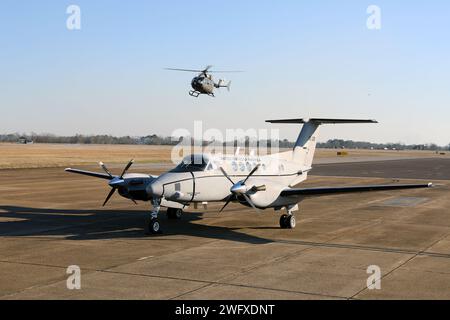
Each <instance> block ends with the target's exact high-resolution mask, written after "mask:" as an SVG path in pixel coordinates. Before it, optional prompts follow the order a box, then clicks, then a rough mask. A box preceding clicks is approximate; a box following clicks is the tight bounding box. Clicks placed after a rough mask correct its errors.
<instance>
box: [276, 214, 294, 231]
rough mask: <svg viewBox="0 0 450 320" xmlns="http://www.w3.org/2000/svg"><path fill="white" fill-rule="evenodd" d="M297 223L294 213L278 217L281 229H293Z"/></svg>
mask: <svg viewBox="0 0 450 320" xmlns="http://www.w3.org/2000/svg"><path fill="white" fill-rule="evenodd" d="M296 225H297V222H296V221H295V217H294V215H287V214H283V215H282V216H281V217H280V227H281V229H294V228H295V226H296Z"/></svg>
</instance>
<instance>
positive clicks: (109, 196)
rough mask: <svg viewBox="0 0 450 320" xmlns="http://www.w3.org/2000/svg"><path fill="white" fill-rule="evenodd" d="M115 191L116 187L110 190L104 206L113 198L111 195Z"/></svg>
mask: <svg viewBox="0 0 450 320" xmlns="http://www.w3.org/2000/svg"><path fill="white" fill-rule="evenodd" d="M114 192H116V188H112V189H111V191H110V192H109V194H108V196H107V197H106V200H105V202H104V203H103V206H106V204H107V203H108V201H109V199H111V197H112V195H113V194H114Z"/></svg>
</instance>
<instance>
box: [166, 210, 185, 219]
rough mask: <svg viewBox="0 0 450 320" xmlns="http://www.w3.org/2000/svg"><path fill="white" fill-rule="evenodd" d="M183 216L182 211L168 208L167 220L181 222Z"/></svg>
mask: <svg viewBox="0 0 450 320" xmlns="http://www.w3.org/2000/svg"><path fill="white" fill-rule="evenodd" d="M182 215H183V210H182V209H175V208H168V209H167V218H168V219H170V220H180V219H181V216H182Z"/></svg>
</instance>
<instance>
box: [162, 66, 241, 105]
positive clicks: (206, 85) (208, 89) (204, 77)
mask: <svg viewBox="0 0 450 320" xmlns="http://www.w3.org/2000/svg"><path fill="white" fill-rule="evenodd" d="M211 68H212V66H207V67H206V68H205V69H203V70H191V69H173V68H165V70H171V71H185V72H198V73H199V74H198V75H197V76H196V77H194V78H193V79H192V81H191V86H192V89H194V90H191V91H189V95H190V96H191V97H195V98H198V97H199V96H200V95H201V94H206V95H208V96H210V97H215V95H214V89H219V88H227V90H228V91H230V87H231V81H229V82H228V83H225V80H222V79H219V82H217V83H215V82H214V79H213V77H212V75H211V73H231V72H233V73H234V72H242V71H212V70H210V69H211Z"/></svg>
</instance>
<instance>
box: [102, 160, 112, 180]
mask: <svg viewBox="0 0 450 320" xmlns="http://www.w3.org/2000/svg"><path fill="white" fill-rule="evenodd" d="M99 165H100V167H102V169H103V171H105V172H106V173H107V174H108V175H109V176H110V178H111V179H112V178H113V175H112V174H111V172H109V170H108V168H107V167H106V166H105V164H104V163H103V162H99Z"/></svg>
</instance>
